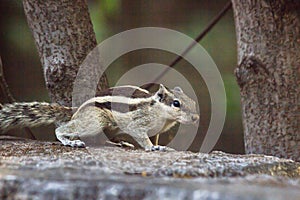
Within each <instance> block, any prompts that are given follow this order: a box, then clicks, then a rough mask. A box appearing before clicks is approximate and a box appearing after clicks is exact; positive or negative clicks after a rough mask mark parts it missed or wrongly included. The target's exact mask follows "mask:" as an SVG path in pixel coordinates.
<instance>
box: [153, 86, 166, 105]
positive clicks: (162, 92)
mask: <svg viewBox="0 0 300 200" xmlns="http://www.w3.org/2000/svg"><path fill="white" fill-rule="evenodd" d="M166 92H167V89H166V88H165V86H164V85H163V84H160V85H159V89H158V90H157V92H156V93H155V99H157V100H158V101H161V100H162V99H163V97H164V96H165V94H166Z"/></svg>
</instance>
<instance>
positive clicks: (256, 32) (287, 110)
mask: <svg viewBox="0 0 300 200" xmlns="http://www.w3.org/2000/svg"><path fill="white" fill-rule="evenodd" d="M232 3H233V8H234V18H235V25H236V35H237V43H238V67H237V69H236V71H235V73H236V78H237V81H238V84H239V86H240V91H241V103H242V112H243V113H242V115H243V126H244V134H245V137H244V140H245V148H246V152H247V153H262V154H268V155H275V156H280V157H284V158H291V159H294V160H297V161H300V123H299V122H300V109H299V104H300V98H299V95H300V81H299V80H300V75H299V74H300V2H299V1H296V0H294V1H293V0H280V1H279V0H278V1H272V0H232Z"/></svg>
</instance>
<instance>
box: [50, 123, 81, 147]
mask: <svg viewBox="0 0 300 200" xmlns="http://www.w3.org/2000/svg"><path fill="white" fill-rule="evenodd" d="M75 123H76V121H75V120H71V121H69V122H67V123H66V124H64V125H62V126H60V127H58V128H56V129H55V135H56V137H57V139H58V140H59V141H60V142H61V143H62V144H63V145H65V146H71V147H85V143H84V142H83V141H81V140H80V138H79V135H78V133H77V132H76V128H75V126H76V124H75Z"/></svg>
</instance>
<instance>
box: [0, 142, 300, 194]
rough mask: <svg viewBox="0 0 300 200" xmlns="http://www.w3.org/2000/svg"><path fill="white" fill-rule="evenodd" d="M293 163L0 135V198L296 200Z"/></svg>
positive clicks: (298, 168)
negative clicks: (81, 146)
mask: <svg viewBox="0 0 300 200" xmlns="http://www.w3.org/2000/svg"><path fill="white" fill-rule="evenodd" d="M299 197H300V163H297V162H294V161H292V160H286V159H280V158H277V157H271V156H263V155H232V154H226V153H223V152H212V153H210V154H202V153H192V152H183V151H182V152H178V151H168V152H144V151H142V150H130V149H123V148H119V147H97V148H96V147H93V148H92V147H90V148H86V149H76V148H71V147H64V146H62V145H60V144H59V143H53V142H42V141H32V140H25V139H18V138H12V137H0V198H1V199H299Z"/></svg>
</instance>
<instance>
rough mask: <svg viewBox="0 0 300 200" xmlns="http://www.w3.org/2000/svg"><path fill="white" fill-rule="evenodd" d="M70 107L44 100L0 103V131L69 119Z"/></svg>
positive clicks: (70, 114)
mask: <svg viewBox="0 0 300 200" xmlns="http://www.w3.org/2000/svg"><path fill="white" fill-rule="evenodd" d="M71 117H72V108H70V107H64V106H60V105H58V104H50V103H45V102H30V103H12V104H4V105H1V104H0V132H2V133H3V132H6V131H8V130H9V129H13V128H22V127H34V126H40V125H47V124H52V123H54V122H64V121H69V120H70V119H71Z"/></svg>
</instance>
